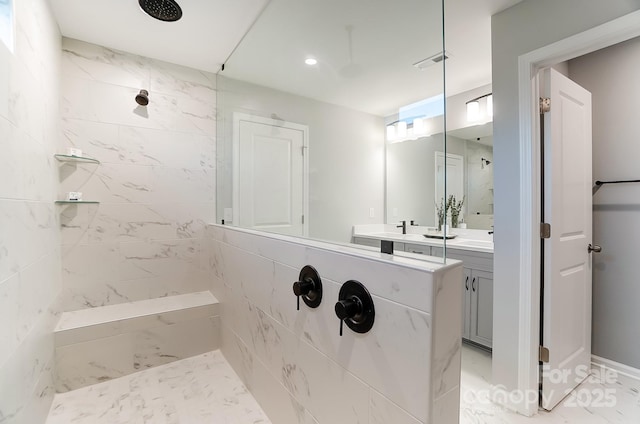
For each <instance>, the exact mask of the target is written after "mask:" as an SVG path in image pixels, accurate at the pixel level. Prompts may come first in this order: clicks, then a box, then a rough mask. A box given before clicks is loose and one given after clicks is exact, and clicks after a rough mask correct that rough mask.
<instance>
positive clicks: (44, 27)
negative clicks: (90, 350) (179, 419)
mask: <svg viewBox="0 0 640 424" xmlns="http://www.w3.org/2000/svg"><path fill="white" fill-rule="evenodd" d="M13 3H14V5H15V17H16V27H15V34H16V38H15V49H14V53H11V52H10V51H9V50H8V49H7V48H6V47H5V45H4V44H3V43H2V42H0V149H1V153H0V422H2V423H7V424H23V423H24V424H35V423H41V422H44V419H45V417H46V415H47V413H48V410H49V406H50V403H51V400H52V398H53V393H54V389H53V352H54V346H53V334H52V329H53V326H54V325H55V322H56V320H57V316H56V315H55V310H56V307H55V301H56V298H57V297H58V294H59V292H60V242H59V232H58V209H57V208H56V206H55V205H54V203H53V202H54V200H55V197H56V191H57V186H58V184H57V168H56V165H55V163H54V160H53V154H54V153H55V151H56V143H57V135H58V128H59V122H60V121H59V110H58V97H59V96H58V86H59V82H58V81H59V77H60V33H59V31H58V27H57V25H56V23H55V22H54V20H53V17H52V13H51V11H50V10H49V6H48V2H47V1H46V0H30V1H26V0H16V1H14V2H13Z"/></svg>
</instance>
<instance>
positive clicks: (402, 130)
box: [397, 121, 407, 138]
mask: <svg viewBox="0 0 640 424" xmlns="http://www.w3.org/2000/svg"><path fill="white" fill-rule="evenodd" d="M397 130H398V138H406V137H407V123H406V122H405V121H400V122H398V125H397Z"/></svg>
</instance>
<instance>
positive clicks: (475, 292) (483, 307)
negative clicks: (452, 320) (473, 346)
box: [470, 269, 493, 347]
mask: <svg viewBox="0 0 640 424" xmlns="http://www.w3.org/2000/svg"><path fill="white" fill-rule="evenodd" d="M470 289H471V330H470V331H471V334H470V340H471V341H474V342H476V343H480V344H482V345H484V346H487V347H491V346H492V341H493V273H491V272H486V271H478V270H475V269H474V270H473V271H472V272H471V287H470Z"/></svg>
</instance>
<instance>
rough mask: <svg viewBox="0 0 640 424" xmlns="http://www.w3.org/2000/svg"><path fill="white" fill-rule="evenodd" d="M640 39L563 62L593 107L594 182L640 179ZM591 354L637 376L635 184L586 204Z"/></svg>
mask: <svg viewBox="0 0 640 424" xmlns="http://www.w3.org/2000/svg"><path fill="white" fill-rule="evenodd" d="M639 68H640V38H636V39H632V40H629V41H627V42H624V43H620V44H618V45H615V46H612V47H609V48H606V49H603V50H600V51H597V52H594V53H591V54H589V55H586V56H582V57H580V58H577V59H574V60H572V61H570V62H569V77H570V78H571V79H572V80H574V81H575V82H577V83H578V84H580V85H581V86H583V87H584V88H586V89H587V90H589V91H590V92H591V94H592V99H593V179H594V181H595V180H603V181H607V180H624V179H629V180H635V179H640V166H638V158H640V143H639V141H640V140H639V137H640V136H639V134H640V121H639V120H638V111H640V76H639V75H638V69H639ZM593 231H594V234H593V240H594V243H596V244H598V245H600V246H602V250H603V251H602V253H600V254H595V255H594V256H593V261H594V262H593V270H594V271H593V339H592V341H593V353H594V354H595V355H598V356H600V357H604V358H607V359H610V360H612V361H615V362H620V363H622V364H625V365H629V366H632V367H634V368H640V351H639V350H638V339H637V338H638V322H640V309H638V300H639V299H640V284H638V270H637V268H636V264H637V252H640V239H639V238H638V237H637V234H640V184H625V185H607V186H603V187H602V188H601V189H600V190H599V191H598V192H597V193H596V194H595V195H594V196H593Z"/></svg>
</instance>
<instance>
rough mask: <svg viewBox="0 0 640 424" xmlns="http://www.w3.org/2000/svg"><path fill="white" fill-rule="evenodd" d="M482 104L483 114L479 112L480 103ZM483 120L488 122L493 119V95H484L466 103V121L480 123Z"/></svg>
mask: <svg viewBox="0 0 640 424" xmlns="http://www.w3.org/2000/svg"><path fill="white" fill-rule="evenodd" d="M481 101H482V102H483V103H484V113H482V112H481V110H480V102H481ZM484 118H488V120H489V121H490V120H491V118H493V95H492V94H491V93H489V94H484V95H482V96H480V97H476V98H475V99H471V100H469V101H468V102H467V121H469V122H480V121H482V120H483V119H484Z"/></svg>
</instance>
